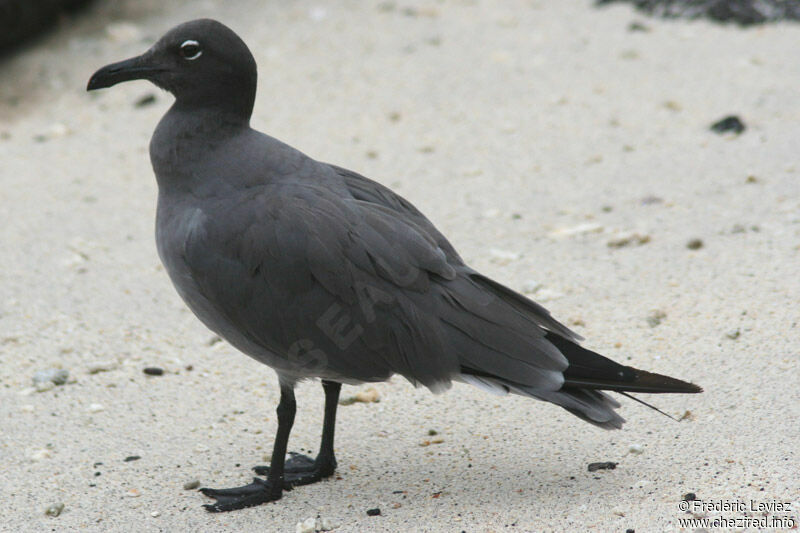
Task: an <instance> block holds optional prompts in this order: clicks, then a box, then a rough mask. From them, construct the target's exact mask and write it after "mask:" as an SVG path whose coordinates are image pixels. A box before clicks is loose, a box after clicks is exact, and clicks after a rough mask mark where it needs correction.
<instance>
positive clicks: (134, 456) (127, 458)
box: [123, 455, 142, 463]
mask: <svg viewBox="0 0 800 533" xmlns="http://www.w3.org/2000/svg"><path fill="white" fill-rule="evenodd" d="M141 458H142V456H141V455H129V456H128V457H126V458H125V459H123V461H125V462H126V463H130V462H131V461H138V460H139V459H141Z"/></svg>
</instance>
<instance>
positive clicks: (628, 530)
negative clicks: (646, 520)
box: [625, 528, 636, 533]
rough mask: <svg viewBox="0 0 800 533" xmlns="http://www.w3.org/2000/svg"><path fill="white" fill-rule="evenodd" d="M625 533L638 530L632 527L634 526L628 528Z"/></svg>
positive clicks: (632, 532) (634, 532)
mask: <svg viewBox="0 0 800 533" xmlns="http://www.w3.org/2000/svg"><path fill="white" fill-rule="evenodd" d="M625 533H636V530H635V529H632V528H628V529H626V530H625Z"/></svg>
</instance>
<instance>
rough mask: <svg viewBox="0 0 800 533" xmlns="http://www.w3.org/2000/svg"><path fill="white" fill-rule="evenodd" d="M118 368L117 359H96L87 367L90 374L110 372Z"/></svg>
mask: <svg viewBox="0 0 800 533" xmlns="http://www.w3.org/2000/svg"><path fill="white" fill-rule="evenodd" d="M115 368H117V362H116V361H96V362H94V363H91V364H89V365H88V366H87V367H86V371H87V372H89V373H90V374H99V373H100V372H108V371H110V370H114V369H115Z"/></svg>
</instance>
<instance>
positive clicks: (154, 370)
mask: <svg viewBox="0 0 800 533" xmlns="http://www.w3.org/2000/svg"><path fill="white" fill-rule="evenodd" d="M142 372H144V373H145V374H147V375H148V376H163V375H164V369H163V368H159V367H157V366H148V367H145V369H144V370H142Z"/></svg>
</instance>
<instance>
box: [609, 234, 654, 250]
mask: <svg viewBox="0 0 800 533" xmlns="http://www.w3.org/2000/svg"><path fill="white" fill-rule="evenodd" d="M648 242H650V235H647V234H641V233H637V232H635V231H626V232H623V233H617V234H616V235H614V237H612V238H611V239H609V240H608V242H607V243H606V245H607V246H608V247H609V248H624V247H626V246H641V245H643V244H647V243H648Z"/></svg>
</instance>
